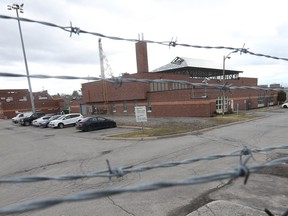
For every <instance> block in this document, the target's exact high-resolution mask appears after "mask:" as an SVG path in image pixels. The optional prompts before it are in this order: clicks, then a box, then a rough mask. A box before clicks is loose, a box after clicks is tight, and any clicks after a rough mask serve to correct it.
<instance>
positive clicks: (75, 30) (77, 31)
mask: <svg viewBox="0 0 288 216" xmlns="http://www.w3.org/2000/svg"><path fill="white" fill-rule="evenodd" d="M0 18H2V19H13V20H20V21H24V22H31V23H37V24H41V25H45V26H49V27H56V28H59V29H61V30H63V31H66V32H70V37H71V36H72V34H78V35H80V33H81V34H90V35H93V36H97V37H102V38H108V39H111V40H121V41H128V42H134V43H135V42H138V41H140V40H139V39H131V38H122V37H118V36H109V35H105V34H102V33H98V32H90V31H85V30H82V29H80V28H79V27H73V26H72V22H70V26H60V25H57V24H54V23H50V22H45V21H37V20H32V19H28V18H21V17H19V18H17V17H11V16H6V15H0ZM172 40H173V39H172ZM141 41H143V42H146V43H153V44H159V45H164V46H169V47H171V46H172V47H176V46H182V47H190V48H199V49H227V50H234V51H237V52H238V51H240V54H242V53H244V54H250V55H254V56H258V57H265V58H272V59H275V60H284V61H288V58H282V57H277V56H271V55H266V54H261V53H255V52H251V51H249V50H248V49H247V48H244V47H242V48H235V47H226V46H201V45H192V44H186V43H177V40H175V41H153V40H141Z"/></svg>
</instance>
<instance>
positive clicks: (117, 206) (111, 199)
mask: <svg viewBox="0 0 288 216" xmlns="http://www.w3.org/2000/svg"><path fill="white" fill-rule="evenodd" d="M107 198H108V199H109V200H110V201H111V202H112V204H113V205H114V206H116V207H118V208H120V209H121V210H122V211H124V212H126V213H127V214H129V215H133V216H136V215H135V214H133V213H131V212H129V211H128V210H126V209H124V208H123V207H122V206H120V205H117V204H116V203H115V202H114V200H113V199H112V198H111V197H109V196H107Z"/></svg>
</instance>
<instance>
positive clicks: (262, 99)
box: [258, 94, 265, 107]
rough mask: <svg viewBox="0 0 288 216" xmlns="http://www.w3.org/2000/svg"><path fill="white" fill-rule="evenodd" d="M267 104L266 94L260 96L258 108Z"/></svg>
mask: <svg viewBox="0 0 288 216" xmlns="http://www.w3.org/2000/svg"><path fill="white" fill-rule="evenodd" d="M264 104H265V94H259V95H258V107H262V106H264Z"/></svg>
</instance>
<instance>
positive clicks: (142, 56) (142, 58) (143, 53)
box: [135, 41, 149, 73]
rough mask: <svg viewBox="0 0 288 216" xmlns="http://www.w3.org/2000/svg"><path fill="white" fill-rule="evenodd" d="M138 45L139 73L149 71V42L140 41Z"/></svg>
mask: <svg viewBox="0 0 288 216" xmlns="http://www.w3.org/2000/svg"><path fill="white" fill-rule="evenodd" d="M135 47H136V61H137V73H148V72H149V68H148V55H147V43H146V42H144V41H139V42H137V43H136V45H135Z"/></svg>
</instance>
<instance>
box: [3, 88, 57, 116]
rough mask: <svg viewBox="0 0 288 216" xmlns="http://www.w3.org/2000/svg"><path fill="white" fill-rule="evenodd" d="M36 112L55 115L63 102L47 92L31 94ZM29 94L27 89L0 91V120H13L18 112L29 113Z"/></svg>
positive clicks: (30, 107)
mask: <svg viewBox="0 0 288 216" xmlns="http://www.w3.org/2000/svg"><path fill="white" fill-rule="evenodd" d="M33 97H34V103H35V109H36V111H42V112H45V113H47V114H48V113H57V112H60V111H61V110H62V106H63V100H62V99H61V98H53V97H52V96H50V95H49V94H48V92H47V91H42V92H33ZM31 110H32V106H31V100H30V94H29V91H28V90H27V89H7V90H0V119H10V118H13V117H14V116H15V115H16V114H17V113H19V112H27V111H31Z"/></svg>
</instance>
